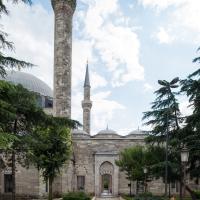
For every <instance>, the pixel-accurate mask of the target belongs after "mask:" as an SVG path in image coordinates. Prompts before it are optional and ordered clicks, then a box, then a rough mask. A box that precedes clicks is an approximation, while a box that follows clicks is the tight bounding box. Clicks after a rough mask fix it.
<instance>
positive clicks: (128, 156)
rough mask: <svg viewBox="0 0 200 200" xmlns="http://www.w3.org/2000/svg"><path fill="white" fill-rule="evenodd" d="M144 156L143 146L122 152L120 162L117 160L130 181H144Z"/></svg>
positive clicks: (117, 163)
mask: <svg viewBox="0 0 200 200" xmlns="http://www.w3.org/2000/svg"><path fill="white" fill-rule="evenodd" d="M144 154H145V152H144V150H143V148H142V147H141V146H136V147H130V148H127V149H124V150H123V151H122V152H120V156H119V160H116V161H115V163H116V165H117V166H119V169H120V170H121V171H125V173H126V175H127V178H128V179H129V180H132V181H135V180H138V181H140V180H144V172H143V167H144V165H145V156H144Z"/></svg>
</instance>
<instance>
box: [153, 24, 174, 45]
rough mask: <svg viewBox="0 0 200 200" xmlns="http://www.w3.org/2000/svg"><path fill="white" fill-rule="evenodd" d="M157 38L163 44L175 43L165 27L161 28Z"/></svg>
mask: <svg viewBox="0 0 200 200" xmlns="http://www.w3.org/2000/svg"><path fill="white" fill-rule="evenodd" d="M156 37H157V38H158V40H159V42H160V43H161V44H169V43H171V42H172V41H173V38H172V36H171V35H170V34H169V33H168V32H167V31H166V30H165V28H163V27H160V28H159V31H158V32H157V34H156Z"/></svg>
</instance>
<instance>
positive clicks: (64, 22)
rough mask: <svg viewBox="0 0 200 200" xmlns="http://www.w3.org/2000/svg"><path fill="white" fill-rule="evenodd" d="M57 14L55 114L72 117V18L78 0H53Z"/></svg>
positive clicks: (55, 36) (55, 35)
mask: <svg viewBox="0 0 200 200" xmlns="http://www.w3.org/2000/svg"><path fill="white" fill-rule="evenodd" d="M51 3H52V7H53V10H54V14H55V33H54V99H53V103H54V105H53V111H54V116H58V117H69V118H70V117H71V60H72V18H73V14H74V11H75V8H76V0H51Z"/></svg>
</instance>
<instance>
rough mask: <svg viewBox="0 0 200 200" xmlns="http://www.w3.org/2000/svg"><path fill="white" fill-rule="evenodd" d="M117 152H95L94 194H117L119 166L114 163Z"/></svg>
mask: <svg viewBox="0 0 200 200" xmlns="http://www.w3.org/2000/svg"><path fill="white" fill-rule="evenodd" d="M117 159H118V154H117V153H114V152H97V153H96V154H95V196H118V194H119V191H118V188H119V186H118V185H119V168H118V167H117V166H116V165H115V160H117Z"/></svg>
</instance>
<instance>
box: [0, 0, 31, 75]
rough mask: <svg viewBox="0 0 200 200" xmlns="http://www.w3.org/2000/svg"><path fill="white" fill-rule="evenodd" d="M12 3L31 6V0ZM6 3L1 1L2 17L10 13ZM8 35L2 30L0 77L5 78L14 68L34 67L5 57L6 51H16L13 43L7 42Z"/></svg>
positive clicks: (0, 38) (0, 37)
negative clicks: (9, 70) (8, 70)
mask: <svg viewBox="0 0 200 200" xmlns="http://www.w3.org/2000/svg"><path fill="white" fill-rule="evenodd" d="M9 1H10V2H13V3H18V2H24V3H27V4H31V0H9ZM4 2H5V1H3V0H0V17H1V16H2V14H6V15H8V14H9V11H8V9H7V7H6V5H5V3H4ZM7 36H8V34H7V33H6V32H4V31H2V30H0V46H1V50H0V76H3V77H4V76H5V75H6V69H12V68H17V69H21V68H27V67H32V66H33V65H32V64H31V63H28V62H25V61H21V60H18V59H16V58H13V57H10V56H7V55H5V53H4V51H12V50H14V46H13V43H12V42H10V41H8V40H7Z"/></svg>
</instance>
